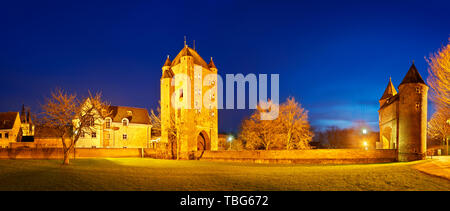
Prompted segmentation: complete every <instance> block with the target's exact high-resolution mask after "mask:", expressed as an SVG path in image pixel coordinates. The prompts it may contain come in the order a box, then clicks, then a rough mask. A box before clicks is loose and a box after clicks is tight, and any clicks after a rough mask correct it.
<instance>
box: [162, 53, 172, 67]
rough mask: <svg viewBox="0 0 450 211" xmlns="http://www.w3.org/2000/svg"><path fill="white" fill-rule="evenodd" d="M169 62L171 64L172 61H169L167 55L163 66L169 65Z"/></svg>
mask: <svg viewBox="0 0 450 211" xmlns="http://www.w3.org/2000/svg"><path fill="white" fill-rule="evenodd" d="M171 64H172V62H171V61H170V59H169V55H167V59H166V62H164V65H163V67H165V66H170V65H171Z"/></svg>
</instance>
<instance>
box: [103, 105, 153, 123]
mask: <svg viewBox="0 0 450 211" xmlns="http://www.w3.org/2000/svg"><path fill="white" fill-rule="evenodd" d="M109 109H110V111H111V115H110V117H111V119H112V121H113V122H122V119H123V118H127V119H128V120H129V122H130V123H136V124H151V122H150V116H149V115H148V111H147V109H145V108H133V107H126V106H110V107H109ZM128 111H131V115H130V114H129V112H128Z"/></svg>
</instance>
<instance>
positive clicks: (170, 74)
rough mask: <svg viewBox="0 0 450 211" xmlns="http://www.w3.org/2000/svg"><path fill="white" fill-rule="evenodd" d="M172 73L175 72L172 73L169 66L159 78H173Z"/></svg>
mask: <svg viewBox="0 0 450 211" xmlns="http://www.w3.org/2000/svg"><path fill="white" fill-rule="evenodd" d="M174 75H175V74H174V73H173V71H172V69H171V68H169V69H167V70H165V71H164V72H163V75H162V76H161V78H173V76H174Z"/></svg>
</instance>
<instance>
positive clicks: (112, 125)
mask: <svg viewBox="0 0 450 211" xmlns="http://www.w3.org/2000/svg"><path fill="white" fill-rule="evenodd" d="M109 109H110V112H108V113H111V115H110V116H108V117H106V118H104V119H101V120H99V122H96V123H95V125H96V126H95V131H92V132H91V131H86V132H82V134H81V135H80V138H79V139H78V142H77V144H76V147H80V148H86V147H87V148H92V147H95V148H147V147H149V146H150V141H151V128H152V125H151V122H150V116H149V114H148V111H147V109H145V108H133V107H125V106H110V107H109ZM75 121H76V120H75Z"/></svg>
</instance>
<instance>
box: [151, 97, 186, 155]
mask: <svg viewBox="0 0 450 211" xmlns="http://www.w3.org/2000/svg"><path fill="white" fill-rule="evenodd" d="M156 111H157V113H155V111H153V109H152V110H151V111H150V113H151V114H150V121H151V122H152V125H153V127H152V132H153V130H154V133H155V134H159V135H161V125H162V122H161V106H160V105H159V106H158V108H157V109H156ZM169 121H170V122H169V128H168V134H169V137H168V142H169V143H168V150H170V153H171V156H172V159H175V158H176V159H177V160H179V159H180V147H181V146H180V145H181V144H180V143H179V142H180V139H179V136H178V128H179V127H178V126H179V125H177V122H176V121H175V117H174V116H173V115H171V116H170V119H169Z"/></svg>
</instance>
